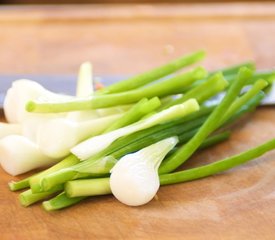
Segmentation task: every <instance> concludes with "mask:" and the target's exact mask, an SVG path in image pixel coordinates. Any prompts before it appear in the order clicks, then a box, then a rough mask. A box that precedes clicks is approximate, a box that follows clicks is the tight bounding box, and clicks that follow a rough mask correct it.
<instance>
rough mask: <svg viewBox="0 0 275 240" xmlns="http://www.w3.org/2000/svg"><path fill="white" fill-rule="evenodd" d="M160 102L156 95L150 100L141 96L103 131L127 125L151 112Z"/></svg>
mask: <svg viewBox="0 0 275 240" xmlns="http://www.w3.org/2000/svg"><path fill="white" fill-rule="evenodd" d="M160 105H161V102H160V100H159V98H158V97H154V98H152V99H150V100H148V99H146V98H143V99H141V100H140V101H139V102H138V103H137V104H135V105H134V106H133V107H132V108H131V109H130V110H129V111H127V112H126V113H125V114H123V116H122V117H121V118H119V119H118V120H116V121H115V122H114V123H113V124H112V125H111V126H110V127H108V128H107V129H106V130H105V131H104V133H106V132H111V131H113V130H115V129H118V128H121V127H124V126H127V125H129V124H131V123H134V122H136V121H138V120H140V119H141V118H142V117H143V116H145V115H146V114H149V113H151V112H152V111H153V110H155V109H156V108H158V107H159V106H160Z"/></svg>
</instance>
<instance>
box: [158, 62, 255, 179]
mask: <svg viewBox="0 0 275 240" xmlns="http://www.w3.org/2000/svg"><path fill="white" fill-rule="evenodd" d="M251 75H252V71H251V70H250V69H248V68H245V67H244V68H241V70H240V72H239V74H238V79H237V80H236V81H235V82H234V83H233V84H232V85H231V87H230V88H229V90H228V92H227V94H226V96H225V97H224V99H223V100H222V102H221V103H220V104H219V105H218V106H217V108H216V109H215V110H214V111H213V112H212V114H211V115H210V116H209V118H208V119H207V120H206V122H205V123H204V124H203V125H202V127H201V128H200V130H199V131H198V132H197V134H196V135H195V136H194V137H193V138H192V139H191V140H190V141H189V142H188V143H187V144H185V145H184V146H183V147H182V148H180V149H179V150H178V151H177V152H176V153H175V154H173V155H172V156H171V157H170V158H169V160H168V161H164V162H163V163H162V165H161V166H160V168H159V172H160V173H161V174H164V173H167V172H172V171H173V170H175V169H176V168H177V167H179V166H180V165H181V164H183V163H184V162H185V161H186V160H187V159H188V158H189V157H190V156H191V155H192V154H193V153H194V152H195V151H196V149H197V148H198V147H199V146H200V145H201V143H202V142H203V140H204V139H205V138H206V137H207V136H208V135H209V134H211V133H212V132H213V131H214V130H215V129H217V128H218V127H219V125H220V122H221V121H220V119H221V118H222V116H223V115H224V111H225V109H228V107H230V105H231V103H232V102H233V101H234V100H235V98H236V97H237V95H238V94H239V92H240V90H241V89H242V87H243V86H244V84H245V83H246V81H247V80H248V79H249V78H250V77H251Z"/></svg>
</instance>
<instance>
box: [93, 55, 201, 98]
mask: <svg viewBox="0 0 275 240" xmlns="http://www.w3.org/2000/svg"><path fill="white" fill-rule="evenodd" d="M204 57H205V52H204V51H198V52H194V53H192V54H190V55H185V56H183V57H180V58H178V59H176V60H174V61H171V62H169V63H168V64H165V65H163V66H160V67H157V68H154V69H152V70H150V71H148V72H145V73H142V74H139V75H136V76H134V77H131V78H129V79H126V80H123V81H120V82H117V83H114V84H112V85H111V86H108V87H105V88H103V89H102V90H99V91H97V94H106V93H117V92H124V91H129V90H131V89H135V88H138V87H141V86H143V85H145V84H148V83H150V82H152V81H155V80H157V79H160V78H162V77H165V76H167V75H169V74H171V73H173V72H175V71H177V70H179V69H181V68H183V67H186V66H189V65H191V64H193V63H196V62H198V61H200V60H202V59H203V58H204Z"/></svg>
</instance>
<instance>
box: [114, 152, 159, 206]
mask: <svg viewBox="0 0 275 240" xmlns="http://www.w3.org/2000/svg"><path fill="white" fill-rule="evenodd" d="M110 186H111V189H112V193H113V194H114V196H115V197H116V198H117V199H118V200H119V201H120V202H122V203H124V204H126V205H129V206H140V205H143V204H146V203H148V202H149V201H151V200H152V199H153V198H154V196H155V195H156V193H157V191H158V189H159V186H160V184H159V176H158V173H157V171H156V170H155V169H154V165H153V164H148V163H146V162H144V161H141V160H140V158H139V157H132V154H129V155H127V156H126V157H124V158H122V159H121V160H120V161H118V163H117V164H116V165H115V167H114V168H113V169H112V174H111V178H110Z"/></svg>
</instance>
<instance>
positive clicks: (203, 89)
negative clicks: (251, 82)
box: [161, 73, 228, 109]
mask: <svg viewBox="0 0 275 240" xmlns="http://www.w3.org/2000/svg"><path fill="white" fill-rule="evenodd" d="M227 86H228V82H227V81H226V80H225V79H224V78H223V76H222V74H221V73H217V74H215V75H213V76H212V77H210V78H209V79H208V80H207V81H205V82H203V83H202V84H200V85H198V86H196V87H194V88H192V89H191V90H190V91H188V92H186V94H184V95H183V96H182V97H180V98H178V99H176V100H172V101H170V102H169V103H168V104H166V105H164V106H163V107H161V109H165V108H168V107H171V106H173V105H175V104H180V103H183V102H185V101H186V100H188V99H189V98H195V99H196V100H197V101H198V103H200V104H201V103H203V102H204V101H205V100H207V99H209V98H210V97H213V96H215V95H216V94H217V93H219V92H221V91H223V90H224V89H225V88H226V87H227Z"/></svg>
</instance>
